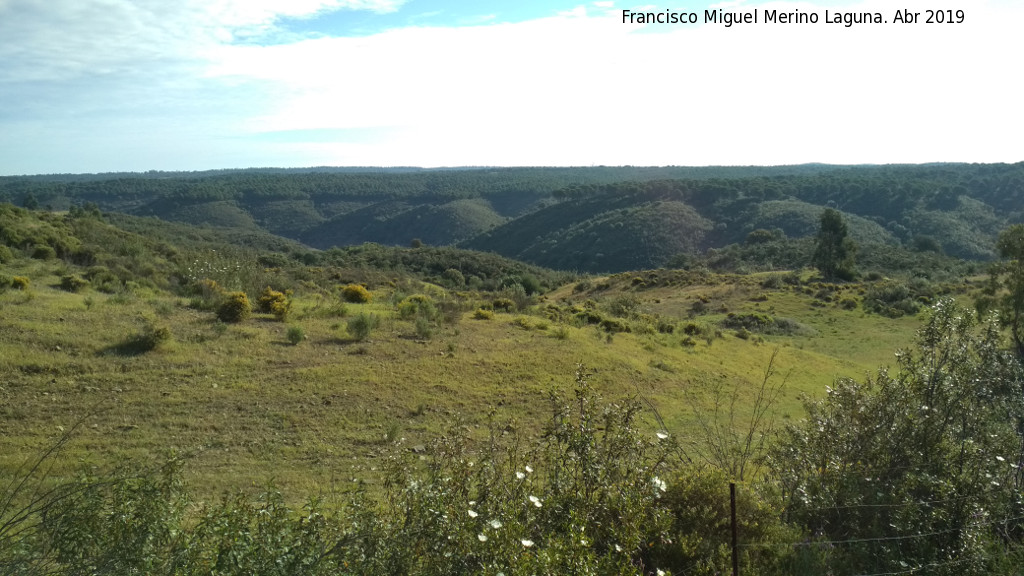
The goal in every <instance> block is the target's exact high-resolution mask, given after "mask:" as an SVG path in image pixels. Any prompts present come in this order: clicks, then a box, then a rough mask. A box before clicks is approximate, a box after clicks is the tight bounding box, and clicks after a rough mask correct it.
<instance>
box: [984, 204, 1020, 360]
mask: <svg viewBox="0 0 1024 576" xmlns="http://www.w3.org/2000/svg"><path fill="white" fill-rule="evenodd" d="M996 250H997V251H998V252H999V256H1000V257H1001V258H1002V259H1003V260H1002V261H1000V262H997V263H996V264H994V265H993V266H992V269H991V280H990V282H989V283H988V285H987V286H986V289H985V293H986V295H987V296H988V298H986V299H985V300H986V301H987V302H986V303H985V305H984V306H981V305H979V307H978V308H979V311H984V310H985V309H987V308H989V307H991V306H992V305H995V306H996V307H998V308H999V319H1000V322H1001V323H1002V324H1003V326H1006V327H1008V328H1009V329H1010V334H1011V336H1012V338H1013V346H1014V350H1015V351H1016V352H1017V356H1018V357H1021V358H1024V224H1015V225H1013V226H1010V227H1009V228H1007V229H1006V230H1003V231H1002V232H1001V233H1000V234H999V240H998V241H997V242H996Z"/></svg>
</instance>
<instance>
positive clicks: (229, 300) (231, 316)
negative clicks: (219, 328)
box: [217, 292, 252, 323]
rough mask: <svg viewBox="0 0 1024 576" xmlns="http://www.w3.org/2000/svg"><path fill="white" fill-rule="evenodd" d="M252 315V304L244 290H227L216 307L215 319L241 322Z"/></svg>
mask: <svg viewBox="0 0 1024 576" xmlns="http://www.w3.org/2000/svg"><path fill="white" fill-rule="evenodd" d="M251 315H252V305H251V304H249V297H248V296H247V295H246V293H245V292H228V293H227V294H225V295H224V299H223V300H222V301H221V303H220V305H219V306H218V307H217V319H218V320H220V321H221V322H230V323H237V322H243V321H245V320H247V319H248V318H249V316H251Z"/></svg>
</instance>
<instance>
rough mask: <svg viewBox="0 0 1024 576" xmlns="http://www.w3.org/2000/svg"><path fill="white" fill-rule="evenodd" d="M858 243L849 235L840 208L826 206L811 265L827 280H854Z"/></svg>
mask: <svg viewBox="0 0 1024 576" xmlns="http://www.w3.org/2000/svg"><path fill="white" fill-rule="evenodd" d="M856 252H857V245H856V244H854V243H853V240H851V239H850V238H849V236H848V231H847V229H846V222H843V216H842V215H841V214H840V213H839V211H838V210H834V209H832V208H826V209H825V212H824V213H822V215H821V228H820V229H819V230H818V236H817V241H816V244H815V249H814V255H813V256H811V265H812V266H814V267H815V268H817V269H818V270H819V271H820V272H821V275H822V276H824V277H825V279H827V280H837V279H839V280H853V279H854V277H855V276H856V275H857V273H856V271H855V270H854V256H855V254H856Z"/></svg>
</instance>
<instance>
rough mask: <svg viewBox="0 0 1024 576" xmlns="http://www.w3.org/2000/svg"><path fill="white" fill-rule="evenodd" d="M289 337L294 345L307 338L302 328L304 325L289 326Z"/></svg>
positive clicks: (289, 340)
mask: <svg viewBox="0 0 1024 576" xmlns="http://www.w3.org/2000/svg"><path fill="white" fill-rule="evenodd" d="M287 338H288V342H290V343H291V345H292V346H297V345H298V344H299V342H302V341H303V340H305V339H306V332H305V330H303V329H302V326H289V327H288V333H287Z"/></svg>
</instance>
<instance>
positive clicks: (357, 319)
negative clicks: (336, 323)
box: [346, 312, 380, 341]
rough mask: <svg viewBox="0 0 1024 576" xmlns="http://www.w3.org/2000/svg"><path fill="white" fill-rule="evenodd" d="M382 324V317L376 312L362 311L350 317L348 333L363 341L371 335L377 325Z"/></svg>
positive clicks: (347, 325) (347, 326)
mask: <svg viewBox="0 0 1024 576" xmlns="http://www.w3.org/2000/svg"><path fill="white" fill-rule="evenodd" d="M378 324H380V317H379V316H377V315H376V314H367V313H365V312H360V313H359V314H356V315H355V316H353V317H352V318H350V319H349V321H348V323H347V324H346V328H347V330H348V335H349V336H351V337H352V338H354V339H356V340H359V341H363V340H366V339H367V338H369V337H370V332H372V331H373V330H374V329H375V328H376V327H377V325H378Z"/></svg>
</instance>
